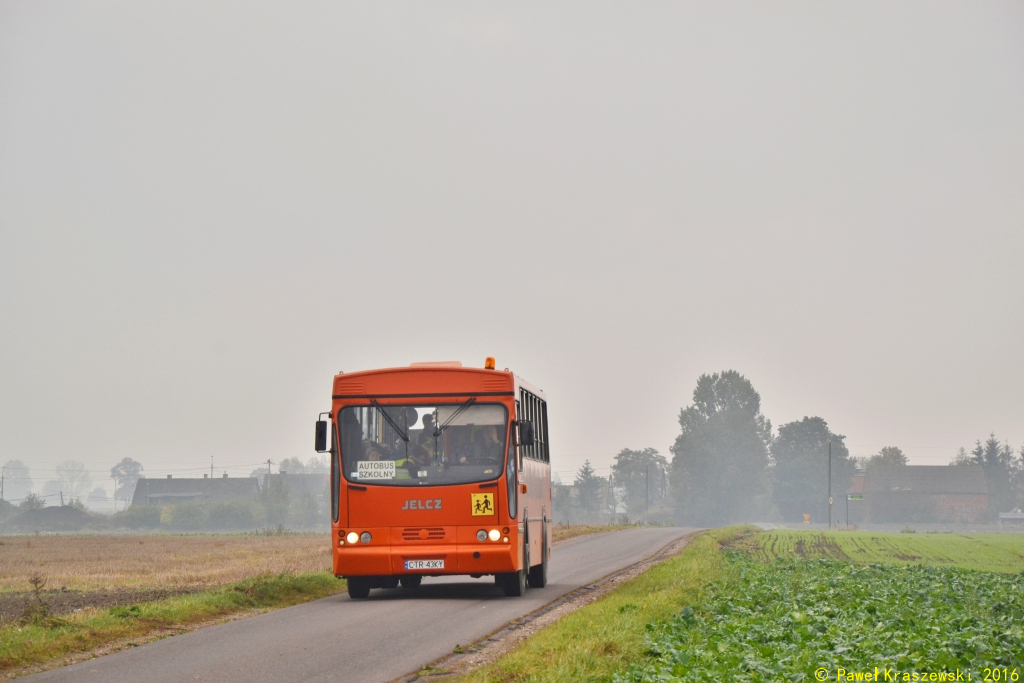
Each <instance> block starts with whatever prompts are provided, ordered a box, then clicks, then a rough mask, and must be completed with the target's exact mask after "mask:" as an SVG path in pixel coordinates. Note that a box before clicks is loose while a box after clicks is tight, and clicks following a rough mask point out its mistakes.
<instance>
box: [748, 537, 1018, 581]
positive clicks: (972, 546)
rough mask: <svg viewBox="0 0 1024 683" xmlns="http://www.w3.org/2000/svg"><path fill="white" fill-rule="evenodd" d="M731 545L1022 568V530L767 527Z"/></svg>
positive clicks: (769, 552)
mask: <svg viewBox="0 0 1024 683" xmlns="http://www.w3.org/2000/svg"><path fill="white" fill-rule="evenodd" d="M732 547H733V548H734V549H736V550H742V551H743V552H744V553H746V554H747V555H749V556H751V557H753V558H754V559H757V560H760V561H762V562H771V561H774V560H778V559H791V558H794V557H803V558H822V559H831V560H843V561H849V562H855V563H858V564H870V563H873V562H881V563H885V564H899V565H910V564H928V565H934V566H947V567H959V568H961V569H975V570H979V571H987V572H1003V573H1008V574H1014V573H1017V572H1020V571H1024V534H899V533H895V534H893V533H879V532H872V531H784V530H777V531H765V532H761V533H755V534H749V535H747V536H744V537H743V538H741V539H738V540H736V541H735V542H734V543H733V544H732Z"/></svg>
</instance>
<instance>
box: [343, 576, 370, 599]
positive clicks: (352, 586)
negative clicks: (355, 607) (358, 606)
mask: <svg viewBox="0 0 1024 683" xmlns="http://www.w3.org/2000/svg"><path fill="white" fill-rule="evenodd" d="M348 597H350V598H368V597H370V582H369V581H367V580H366V579H364V578H362V577H356V576H353V577H352V578H350V579H348Z"/></svg>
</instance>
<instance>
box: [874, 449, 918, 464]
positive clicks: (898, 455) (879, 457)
mask: <svg viewBox="0 0 1024 683" xmlns="http://www.w3.org/2000/svg"><path fill="white" fill-rule="evenodd" d="M909 462H910V459H909V458H907V456H906V455H904V453H903V451H901V450H900V449H898V448H896V447H895V446H886V447H885V448H883V449H882V450H880V451H878V452H877V453H875V454H874V455H872V456H871V457H870V458H868V462H867V464H868V465H906V464H907V463H909Z"/></svg>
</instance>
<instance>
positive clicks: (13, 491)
mask: <svg viewBox="0 0 1024 683" xmlns="http://www.w3.org/2000/svg"><path fill="white" fill-rule="evenodd" d="M2 469H3V478H4V489H3V490H4V500H8V501H13V502H15V503H17V502H18V501H20V500H21V499H22V498H24V497H25V496H27V495H28V493H29V491H31V490H32V477H31V476H29V472H28V467H26V466H25V463H23V462H22V461H20V460H8V461H7V462H6V463H5V464H4V466H3V468H2Z"/></svg>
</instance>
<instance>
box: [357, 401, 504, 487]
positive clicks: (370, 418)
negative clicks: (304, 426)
mask: <svg viewBox="0 0 1024 683" xmlns="http://www.w3.org/2000/svg"><path fill="white" fill-rule="evenodd" d="M338 425H339V430H340V441H341V461H342V466H343V467H344V473H345V478H346V479H348V480H349V481H351V482H358V483H360V484H366V483H369V484H381V485H385V486H424V485H433V486H436V485H443V484H467V483H473V482H480V481H489V480H493V479H497V478H498V477H499V476H500V475H501V472H502V468H503V466H504V462H505V438H506V433H507V431H508V429H507V425H508V411H507V410H506V408H505V406H503V405H501V404H497V403H476V402H475V400H473V399H470V400H469V401H466V402H464V403H456V404H435V405H421V404H417V405H381V404H379V403H372V404H371V405H368V406H350V407H347V408H342V410H341V413H340V415H339V417H338Z"/></svg>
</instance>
